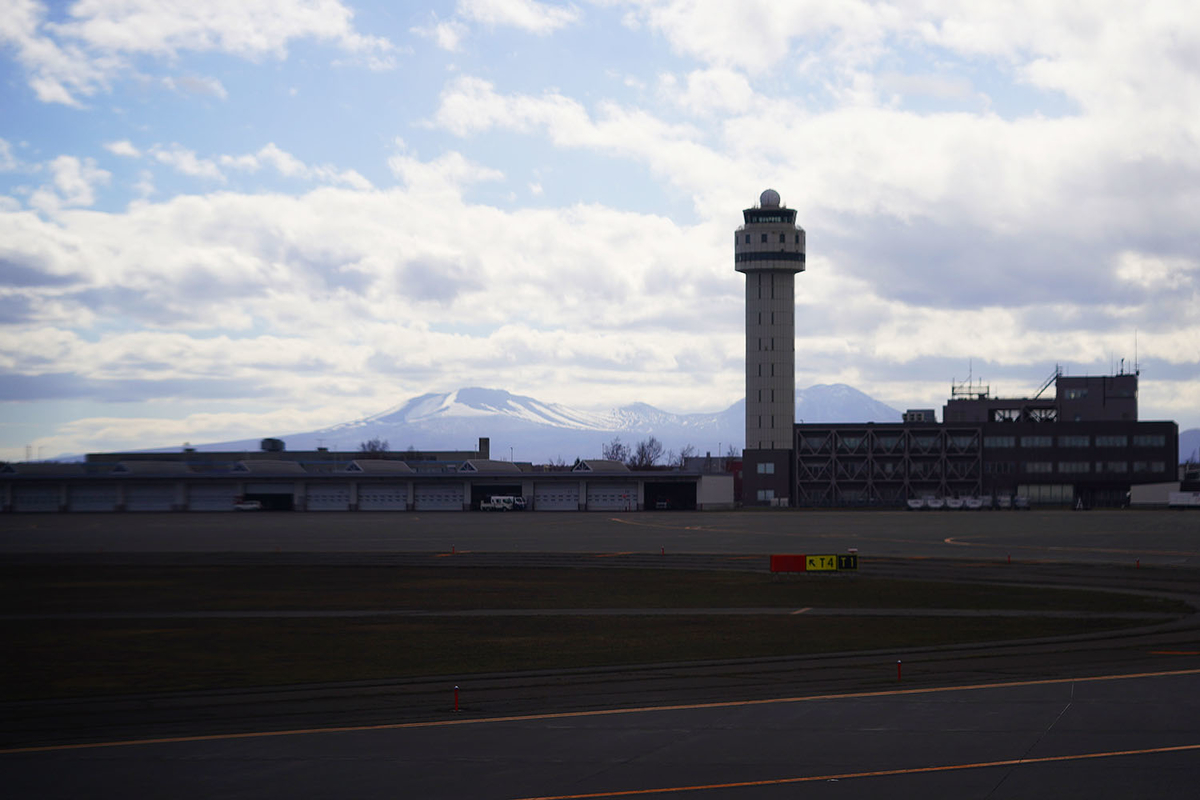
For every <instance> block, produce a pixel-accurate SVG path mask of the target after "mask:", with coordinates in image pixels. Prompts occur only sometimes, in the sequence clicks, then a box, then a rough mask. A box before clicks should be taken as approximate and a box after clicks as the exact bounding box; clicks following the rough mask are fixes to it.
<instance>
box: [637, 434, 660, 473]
mask: <svg viewBox="0 0 1200 800" xmlns="http://www.w3.org/2000/svg"><path fill="white" fill-rule="evenodd" d="M662 455H663V446H662V442H660V441H659V440H658V439H655V438H654V437H653V436H651V437H650V438H649V439H643V440H642V441H640V442H638V443H637V447H636V448H634V451H633V457H632V458H630V459H629V466H631V467H633V468H634V469H647V468H649V467H653V466H654V465H655V464H656V463H658V460H659V459H660V458H662Z"/></svg>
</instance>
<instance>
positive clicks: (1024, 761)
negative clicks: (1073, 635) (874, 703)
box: [518, 744, 1200, 800]
mask: <svg viewBox="0 0 1200 800" xmlns="http://www.w3.org/2000/svg"><path fill="white" fill-rule="evenodd" d="M1188 750H1200V744H1183V745H1177V746H1175V747H1151V748H1147V749H1145V750H1111V751H1108V752H1103V753H1078V754H1076V755H1070V756H1042V757H1039V758H1013V759H1008V760H1006V761H978V762H976V763H973V764H942V765H939V766H935V767H909V768H906V769H884V770H874V771H871V772H842V773H837V774H833V775H809V776H806V777H802V778H773V779H766V780H760V781H738V782H736V783H706V784H695V785H692V786H665V787H661V788H658V789H626V790H624V791H615V792H591V793H588V794H555V795H543V796H540V797H522V798H518V800H589V799H590V798H598V797H633V796H636V795H651V794H672V793H679V792H702V791H705V790H708V789H745V788H749V787H752V786H784V785H787V784H794V783H815V782H817V781H845V780H850V779H852V778H881V777H886V776H890V775H919V774H921V773H928V772H953V771H956V770H964V769H984V768H986V767H1018V766H1025V765H1028V764H1050V763H1056V762H1062V761H1082V760H1085V759H1092V758H1114V757H1116V756H1144V755H1153V754H1155V753H1179V752H1184V751H1188Z"/></svg>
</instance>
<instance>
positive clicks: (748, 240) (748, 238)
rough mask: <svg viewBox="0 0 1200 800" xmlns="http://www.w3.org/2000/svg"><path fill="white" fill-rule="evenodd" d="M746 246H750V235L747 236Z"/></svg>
mask: <svg viewBox="0 0 1200 800" xmlns="http://www.w3.org/2000/svg"><path fill="white" fill-rule="evenodd" d="M746 244H750V234H748V233H747V234H746Z"/></svg>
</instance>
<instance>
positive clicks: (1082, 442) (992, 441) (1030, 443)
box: [983, 435, 1167, 448]
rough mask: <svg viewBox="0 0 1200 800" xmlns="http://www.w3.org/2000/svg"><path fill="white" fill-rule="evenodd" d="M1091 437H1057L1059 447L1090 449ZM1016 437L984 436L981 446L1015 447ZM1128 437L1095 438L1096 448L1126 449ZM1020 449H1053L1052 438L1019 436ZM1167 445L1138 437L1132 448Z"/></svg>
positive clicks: (1152, 437)
mask: <svg viewBox="0 0 1200 800" xmlns="http://www.w3.org/2000/svg"><path fill="white" fill-rule="evenodd" d="M1092 438H1093V437H1091V436H1081V435H1071V436H1059V437H1058V446H1059V447H1090V446H1091V444H1092ZM1017 439H1018V437H1016V436H985V437H983V446H984V447H985V448H1002V447H1016V446H1017ZM1129 439H1130V437H1128V436H1096V437H1095V440H1096V441H1095V444H1096V447H1128V446H1129ZM1020 442H1021V447H1053V446H1054V437H1053V436H1021V437H1020ZM1166 443H1167V437H1165V436H1161V435H1139V436H1134V437H1133V446H1134V447H1164V446H1166Z"/></svg>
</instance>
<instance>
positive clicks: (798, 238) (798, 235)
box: [796, 233, 800, 244]
mask: <svg viewBox="0 0 1200 800" xmlns="http://www.w3.org/2000/svg"><path fill="white" fill-rule="evenodd" d="M796 244H800V234H798V233H797V234H796Z"/></svg>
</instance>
